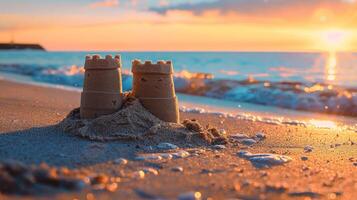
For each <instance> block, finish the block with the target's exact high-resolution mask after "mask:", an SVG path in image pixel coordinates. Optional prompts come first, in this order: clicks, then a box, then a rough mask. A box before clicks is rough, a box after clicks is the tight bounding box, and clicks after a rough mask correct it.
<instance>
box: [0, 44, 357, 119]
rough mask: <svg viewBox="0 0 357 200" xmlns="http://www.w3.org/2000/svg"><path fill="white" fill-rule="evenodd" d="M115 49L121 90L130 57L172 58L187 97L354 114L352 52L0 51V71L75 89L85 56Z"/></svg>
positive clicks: (355, 56)
mask: <svg viewBox="0 0 357 200" xmlns="http://www.w3.org/2000/svg"><path fill="white" fill-rule="evenodd" d="M117 53H120V54H121V56H122V64H123V88H124V90H130V89H131V83H132V76H131V73H130V67H131V61H132V60H134V59H140V60H143V61H144V60H152V61H154V62H156V61H157V60H172V61H173V63H174V68H175V75H174V77H175V78H174V79H175V86H176V90H177V92H178V93H180V94H188V96H187V95H186V96H185V95H182V97H183V98H184V99H185V100H186V101H188V102H189V101H190V100H192V101H193V102H194V101H195V100H196V102H195V103H198V102H199V101H201V104H205V103H202V102H207V104H208V102H215V101H214V99H219V100H220V101H219V102H220V104H222V105H226V106H227V105H230V106H234V107H235V108H239V107H240V106H241V105H243V106H245V107H246V108H247V109H248V110H252V111H254V109H262V110H265V111H266V112H269V111H272V112H273V110H274V109H270V108H284V109H289V110H303V111H308V112H315V113H328V114H334V115H344V116H352V117H355V116H357V53H347V52H344V53H334V52H326V53H301V52H300V53H294V52H51V51H50V52H42V51H0V72H3V74H2V76H5V78H8V77H12V78H13V79H19V78H17V75H21V77H25V80H26V81H27V82H29V81H33V82H39V83H48V84H53V85H56V86H70V87H75V88H79V89H80V88H82V86H83V72H84V70H83V65H84V58H85V56H86V55H88V54H101V55H102V56H104V55H106V54H112V55H114V54H117ZM14 77H15V78H14ZM191 95H193V96H201V97H202V98H201V99H200V98H195V97H192V98H190V96H191ZM197 99H199V100H197ZM254 105H259V106H254ZM265 107H266V108H265ZM275 112H276V111H275Z"/></svg>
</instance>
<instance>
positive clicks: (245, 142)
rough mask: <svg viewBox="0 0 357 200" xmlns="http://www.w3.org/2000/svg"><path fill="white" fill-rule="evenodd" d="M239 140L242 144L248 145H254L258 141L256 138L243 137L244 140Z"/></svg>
mask: <svg viewBox="0 0 357 200" xmlns="http://www.w3.org/2000/svg"><path fill="white" fill-rule="evenodd" d="M239 142H240V143H242V144H244V145H247V146H250V145H253V144H255V143H257V141H256V140H254V139H251V138H248V139H242V140H239Z"/></svg>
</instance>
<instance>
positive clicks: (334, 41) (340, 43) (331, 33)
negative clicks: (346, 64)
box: [321, 30, 349, 51]
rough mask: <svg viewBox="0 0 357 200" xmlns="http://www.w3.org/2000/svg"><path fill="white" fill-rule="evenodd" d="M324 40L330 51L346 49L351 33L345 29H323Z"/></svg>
mask: <svg viewBox="0 0 357 200" xmlns="http://www.w3.org/2000/svg"><path fill="white" fill-rule="evenodd" d="M321 36H322V42H323V45H324V46H325V48H328V49H327V50H328V51H339V50H346V49H347V48H348V47H347V46H348V38H349V33H348V32H347V31H344V30H327V31H323V32H322V34H321Z"/></svg>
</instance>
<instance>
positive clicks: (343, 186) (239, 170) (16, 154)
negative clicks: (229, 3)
mask: <svg viewBox="0 0 357 200" xmlns="http://www.w3.org/2000/svg"><path fill="white" fill-rule="evenodd" d="M0 91H1V93H0V116H1V117H0V158H1V161H3V160H6V159H13V160H19V161H21V162H24V163H26V164H40V163H42V162H45V163H47V164H49V165H50V166H56V167H60V166H66V167H69V168H71V169H86V170H90V171H95V172H103V173H106V174H112V175H113V176H114V174H118V173H119V172H120V173H121V172H122V173H124V174H130V173H132V172H135V171H137V170H139V169H142V168H147V167H151V168H155V169H156V170H157V171H158V175H155V174H148V175H147V176H146V177H145V178H143V179H139V180H137V179H130V178H127V181H123V182H121V183H119V189H118V190H116V191H114V192H95V191H88V190H85V191H81V192H78V193H73V192H68V193H66V192H60V193H58V194H55V195H54V196H51V197H49V196H45V197H43V198H53V199H60V198H66V199H69V198H79V199H83V198H85V197H86V195H88V193H91V194H94V195H95V196H96V197H97V198H98V199H113V198H115V199H123V198H126V199H140V198H141V199H142V198H144V197H143V194H144V193H146V194H147V195H149V196H150V195H151V196H152V197H157V198H165V199H175V198H177V197H178V196H179V195H180V194H183V193H186V192H190V191H198V192H200V193H201V194H202V196H203V197H204V198H208V197H212V198H213V199H227V198H242V199H299V198H301V199H302V198H305V197H306V198H315V197H320V198H322V199H334V198H333V197H335V198H338V199H351V198H353V197H354V196H356V195H357V192H356V191H357V173H356V172H357V166H355V165H357V164H355V163H357V157H356V155H357V148H356V147H357V146H356V144H355V143H357V133H356V132H355V131H352V130H345V129H337V128H336V129H319V128H313V127H301V126H292V125H277V124H268V123H263V122H253V121H247V120H239V119H237V118H230V117H228V116H222V115H219V114H200V113H193V112H183V113H181V116H182V119H186V118H188V119H192V118H194V119H197V120H199V121H200V122H201V123H202V125H204V126H205V125H207V124H209V125H211V126H215V127H217V128H219V129H225V131H226V132H227V134H228V135H233V134H237V133H241V134H245V135H247V136H249V137H254V136H255V135H256V134H257V133H259V132H261V133H264V135H265V136H266V139H264V140H262V141H259V142H258V143H257V144H253V145H243V144H236V145H234V144H230V145H226V147H225V148H222V149H214V148H207V147H202V148H199V149H203V151H204V152H203V153H201V154H199V155H197V156H189V157H187V158H184V159H173V160H169V161H168V160H159V161H135V156H136V155H137V154H139V153H145V152H146V150H145V146H143V145H140V143H138V142H127V141H114V142H98V141H90V140H86V139H82V138H78V137H74V136H71V135H68V134H66V133H64V132H63V131H62V130H60V129H59V128H58V127H56V124H58V123H59V122H60V121H61V120H63V119H64V118H65V116H66V115H67V114H68V113H69V112H70V111H71V110H72V109H74V108H76V107H79V98H80V93H79V92H75V91H68V90H61V89H56V88H48V87H41V86H34V85H26V84H21V83H15V82H11V81H6V80H0ZM307 146H311V147H313V148H312V149H311V151H306V149H305V148H306V147H307ZM304 149H305V150H304ZM243 150H244V151H249V152H251V153H276V154H279V155H286V156H289V157H291V158H292V161H290V162H289V163H286V164H284V165H278V166H274V167H271V168H267V169H257V168H256V167H254V166H253V165H252V164H251V162H249V161H248V160H246V159H244V158H241V157H239V156H237V154H238V152H240V151H243ZM303 157H304V158H303ZM305 157H306V158H307V159H306V158H305ZM118 158H125V159H127V160H129V163H128V164H127V165H125V166H118V165H117V164H113V162H112V161H113V160H115V159H118ZM178 166H179V167H182V168H183V172H176V171H173V170H172V169H173V168H175V167H178ZM282 172H283V173H282ZM123 179H125V180H126V178H123ZM279 185H280V186H282V187H283V189H281V190H277V188H279ZM274 188H275V189H274ZM138 191H145V192H138ZM144 196H145V195H144ZM0 197H3V198H4V199H7V198H12V197H13V196H8V195H3V196H0ZM16 198H21V196H20V197H19V196H17V197H16ZM26 198H29V199H37V197H36V196H27V197H26Z"/></svg>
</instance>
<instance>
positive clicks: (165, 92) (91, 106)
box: [80, 55, 180, 123]
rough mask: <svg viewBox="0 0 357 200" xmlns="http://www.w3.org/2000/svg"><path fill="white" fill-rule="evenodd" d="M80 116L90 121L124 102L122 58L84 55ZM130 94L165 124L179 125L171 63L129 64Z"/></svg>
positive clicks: (148, 62)
mask: <svg viewBox="0 0 357 200" xmlns="http://www.w3.org/2000/svg"><path fill="white" fill-rule="evenodd" d="M84 69H85V75H84V86H83V92H82V96H81V107H80V117H81V118H82V119H92V118H96V117H99V116H102V115H108V114H112V113H114V112H116V111H118V110H119V109H120V107H121V105H122V103H123V94H122V82H121V59H120V56H119V55H117V56H115V57H114V58H112V56H110V55H108V56H106V57H105V59H101V58H100V56H99V55H95V56H93V57H90V56H87V57H86V62H85V66H84ZM132 72H133V90H132V94H133V96H135V97H136V98H138V99H139V101H140V103H141V104H142V105H143V107H144V108H146V109H147V110H148V111H149V112H150V113H151V114H153V115H155V116H156V117H157V118H159V119H161V120H162V121H166V122H174V123H178V122H179V120H180V119H179V110H178V102H177V97H176V94H175V88H174V81H173V75H172V74H173V66H172V62H171V61H166V62H165V61H158V62H157V63H155V64H153V63H151V61H146V62H144V63H141V62H140V61H139V60H134V61H133V62H132Z"/></svg>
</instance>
